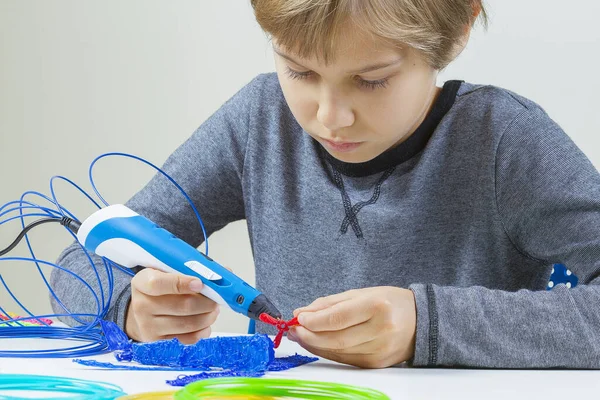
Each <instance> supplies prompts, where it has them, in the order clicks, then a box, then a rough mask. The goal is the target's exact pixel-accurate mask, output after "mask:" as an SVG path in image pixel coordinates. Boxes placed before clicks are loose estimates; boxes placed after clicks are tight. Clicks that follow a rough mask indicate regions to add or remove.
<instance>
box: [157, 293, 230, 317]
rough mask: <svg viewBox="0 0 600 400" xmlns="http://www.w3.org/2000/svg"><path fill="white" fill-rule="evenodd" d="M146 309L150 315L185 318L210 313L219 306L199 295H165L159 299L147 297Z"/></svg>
mask: <svg viewBox="0 0 600 400" xmlns="http://www.w3.org/2000/svg"><path fill="white" fill-rule="evenodd" d="M146 300H147V301H148V304H147V306H146V309H148V310H150V312H151V314H152V315H156V316H159V315H171V316H187V315H198V314H205V313H210V312H213V311H215V310H217V309H218V308H219V305H218V304H217V303H215V302H214V301H212V300H211V299H209V298H208V297H205V296H203V295H201V294H183V295H182V294H167V295H164V296H160V297H152V296H147V298H146Z"/></svg>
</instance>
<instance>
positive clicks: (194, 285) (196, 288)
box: [190, 279, 204, 292]
mask: <svg viewBox="0 0 600 400" xmlns="http://www.w3.org/2000/svg"><path fill="white" fill-rule="evenodd" d="M203 287H204V284H203V283H202V281H201V280H200V279H194V280H193V281H191V282H190V290H191V291H192V292H200V291H201V290H202V288H203Z"/></svg>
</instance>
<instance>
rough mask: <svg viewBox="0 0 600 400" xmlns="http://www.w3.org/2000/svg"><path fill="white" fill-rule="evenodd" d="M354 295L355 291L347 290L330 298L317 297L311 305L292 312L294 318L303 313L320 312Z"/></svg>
mask: <svg viewBox="0 0 600 400" xmlns="http://www.w3.org/2000/svg"><path fill="white" fill-rule="evenodd" d="M355 295H356V291H355V290H348V291H346V292H342V293H337V294H334V295H331V296H326V297H319V298H318V299H316V300H315V301H313V302H312V303H311V304H309V305H308V306H305V307H300V308H297V309H295V310H294V317H297V316H298V314H300V313H301V312H305V311H311V312H312V311H319V310H322V309H324V308H327V307H331V306H333V305H334V304H337V303H339V302H341V301H345V300H348V299H351V298H352V297H354V296H355Z"/></svg>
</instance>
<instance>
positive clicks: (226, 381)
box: [175, 378, 390, 400]
mask: <svg viewBox="0 0 600 400" xmlns="http://www.w3.org/2000/svg"><path fill="white" fill-rule="evenodd" d="M249 396H251V397H252V398H253V399H254V398H256V399H273V400H275V399H282V398H285V399H320V400H327V399H335V400H346V399H348V400H350V399H352V400H362V399H365V400H366V399H368V400H390V399H389V397H388V396H386V395H385V394H383V393H381V392H379V391H377V390H373V389H368V388H363V387H358V386H350V385H343V384H339V383H329V382H317V381H304V380H296V379H264V378H219V379H208V380H204V381H198V382H195V383H191V384H189V385H187V386H186V387H184V388H183V389H181V390H180V391H179V392H177V393H175V400H194V399H236V398H237V399H242V398H244V399H247V398H249Z"/></svg>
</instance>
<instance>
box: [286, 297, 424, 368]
mask: <svg viewBox="0 0 600 400" xmlns="http://www.w3.org/2000/svg"><path fill="white" fill-rule="evenodd" d="M294 316H297V317H299V322H300V325H301V326H295V327H293V328H291V329H290V331H289V332H288V338H289V339H290V340H293V341H295V342H298V344H300V345H301V346H302V347H304V348H305V349H306V350H308V351H310V352H311V353H313V354H316V355H318V356H321V357H324V358H328V359H330V360H333V361H337V362H341V363H345V364H351V365H356V366H358V367H364V368H385V367H389V366H391V365H395V364H399V363H401V362H404V361H407V360H410V359H411V358H412V357H413V355H414V351H415V335H416V325H417V311H416V305H415V298H414V295H413V293H412V291H411V290H408V289H401V288H397V287H389V286H381V287H372V288H366V289H358V290H350V291H347V292H343V293H339V294H336V295H333V296H328V297H322V298H319V299H317V300H315V301H314V302H313V303H312V304H311V305H309V306H307V307H302V308H299V309H297V310H295V311H294Z"/></svg>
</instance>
